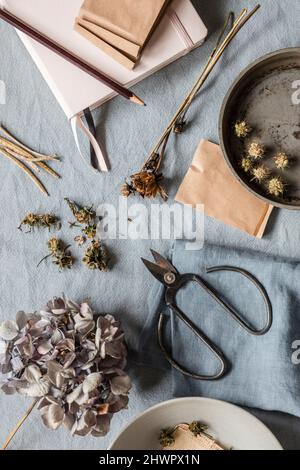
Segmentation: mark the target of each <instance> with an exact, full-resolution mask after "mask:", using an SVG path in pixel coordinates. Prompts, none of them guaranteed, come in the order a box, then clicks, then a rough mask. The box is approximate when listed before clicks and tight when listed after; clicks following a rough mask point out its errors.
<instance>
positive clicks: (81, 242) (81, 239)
mask: <svg viewBox="0 0 300 470" xmlns="http://www.w3.org/2000/svg"><path fill="white" fill-rule="evenodd" d="M74 242H75V243H77V245H78V246H82V245H84V244H85V242H86V238H85V237H84V236H83V235H77V236H76V237H75V238H74Z"/></svg>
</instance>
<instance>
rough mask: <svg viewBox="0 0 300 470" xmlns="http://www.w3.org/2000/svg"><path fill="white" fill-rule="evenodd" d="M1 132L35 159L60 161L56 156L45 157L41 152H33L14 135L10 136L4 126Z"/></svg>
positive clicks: (0, 128)
mask: <svg viewBox="0 0 300 470" xmlns="http://www.w3.org/2000/svg"><path fill="white" fill-rule="evenodd" d="M0 131H2V132H3V134H4V135H6V136H7V137H9V138H10V139H11V140H12V141H13V142H15V143H16V144H17V145H19V146H20V147H22V148H23V149H24V150H26V151H27V152H29V153H30V154H32V155H33V156H35V157H42V158H45V159H49V160H50V159H51V160H57V161H59V159H58V158H57V156H56V155H45V154H43V153H39V152H36V151H35V150H32V149H31V148H29V147H26V145H24V144H23V143H22V142H20V141H19V140H18V139H16V137H14V136H13V135H12V134H10V132H8V130H6V129H5V128H4V127H3V126H1V125H0Z"/></svg>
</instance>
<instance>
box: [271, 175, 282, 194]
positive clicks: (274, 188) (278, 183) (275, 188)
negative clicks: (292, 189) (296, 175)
mask: <svg viewBox="0 0 300 470" xmlns="http://www.w3.org/2000/svg"><path fill="white" fill-rule="evenodd" d="M285 187H286V184H285V183H284V182H283V181H282V179H281V178H279V177H277V176H275V177H274V178H271V179H270V181H269V182H268V193H269V194H271V195H272V196H275V197H279V196H282V195H283V194H284V191H285Z"/></svg>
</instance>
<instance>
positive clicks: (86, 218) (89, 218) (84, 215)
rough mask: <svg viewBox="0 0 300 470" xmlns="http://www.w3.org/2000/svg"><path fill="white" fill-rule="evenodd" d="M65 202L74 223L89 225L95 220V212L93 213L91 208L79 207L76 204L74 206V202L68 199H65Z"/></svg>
mask: <svg viewBox="0 0 300 470" xmlns="http://www.w3.org/2000/svg"><path fill="white" fill-rule="evenodd" d="M65 201H66V202H67V204H68V206H69V207H70V209H71V211H72V213H73V215H74V217H75V219H76V221H77V222H78V223H79V224H87V225H89V224H90V223H91V222H94V220H95V218H96V212H95V211H94V209H93V206H91V207H81V206H79V205H78V204H76V202H74V201H70V199H68V198H65Z"/></svg>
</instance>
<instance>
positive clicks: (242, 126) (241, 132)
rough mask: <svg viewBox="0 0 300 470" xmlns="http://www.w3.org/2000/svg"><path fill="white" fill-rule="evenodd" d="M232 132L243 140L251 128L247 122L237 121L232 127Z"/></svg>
mask: <svg viewBox="0 0 300 470" xmlns="http://www.w3.org/2000/svg"><path fill="white" fill-rule="evenodd" d="M234 131H235V135H236V136H237V137H239V138H245V137H247V136H248V135H249V134H250V132H251V131H252V128H251V126H250V125H249V124H248V123H247V121H237V122H236V123H235V125H234Z"/></svg>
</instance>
